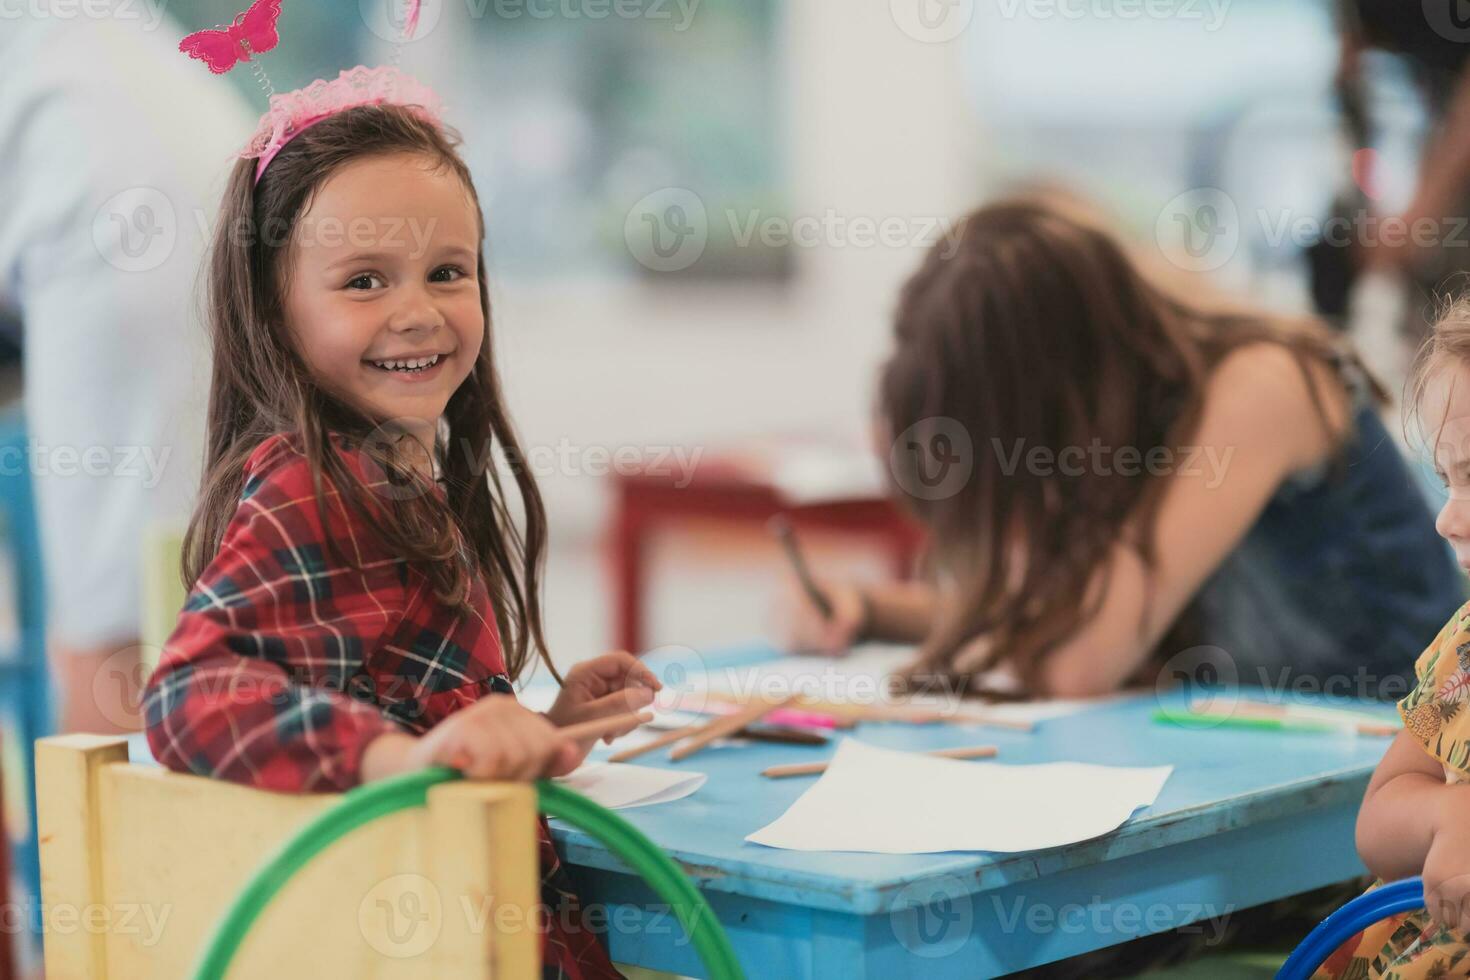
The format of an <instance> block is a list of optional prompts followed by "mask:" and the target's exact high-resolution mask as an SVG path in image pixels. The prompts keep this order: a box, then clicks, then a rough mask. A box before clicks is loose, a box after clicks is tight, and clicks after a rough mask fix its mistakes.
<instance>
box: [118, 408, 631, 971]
mask: <svg viewBox="0 0 1470 980" xmlns="http://www.w3.org/2000/svg"><path fill="white" fill-rule="evenodd" d="M333 444H334V447H335V449H336V451H337V452H338V453H339V454H340V455H341V456H342V458H343V460H344V462H345V463H346V464H347V465H348V466H349V467H351V468H352V469H353V470H354V471H355V472H356V473H357V474H358V475H359V476H360V477H361V478H362V479H363V480H364V481H366V482H369V483H372V482H374V481H372V480H371V479H370V477H369V471H368V470H367V469H366V468H365V466H364V460H363V458H362V457H361V456H360V455H359V454H357V453H356V452H353V451H351V450H350V449H348V448H347V447H346V445H345V443H344V442H343V441H342V440H341V438H340V437H336V436H334V437H333ZM244 475H245V480H244V487H243V490H242V492H241V494H240V504H239V507H238V509H237V510H236V512H235V516H234V518H233V519H232V520H231V522H230V524H229V526H228V528H227V529H226V531H225V534H224V539H223V541H222V542H221V544H220V549H219V554H218V555H216V557H215V559H214V560H213V561H212V562H211V563H210V565H209V567H208V568H207V569H205V571H204V573H203V574H202V575H201V576H200V577H199V581H198V582H197V583H195V585H194V588H193V590H192V591H191V592H190V593H189V597H188V600H187V601H186V603H185V605H184V609H183V612H182V613H181V614H180V616H179V621H178V625H177V627H176V628H175V629H174V632H173V635H172V636H170V637H169V640H168V642H167V643H166V644H165V646H164V650H163V654H162V657H161V659H160V662H159V666H158V669H157V670H156V671H154V673H153V675H152V676H151V677H150V678H149V680H148V683H147V686H146V688H145V690H144V716H145V718H146V721H147V733H148V744H149V746H150V747H151V749H152V751H153V754H154V756H155V757H156V758H157V759H158V760H159V762H161V763H162V764H163V765H165V766H167V767H168V768H170V769H173V770H176V771H179V772H190V773H196V774H198V775H202V776H211V777H214V778H217V779H227V780H230V781H232V782H237V783H243V784H246V785H249V786H254V787H256V788H259V789H267V790H277V791H280V792H288V793H309V792H340V791H343V790H347V789H350V788H351V787H353V786H356V785H358V784H359V783H360V782H361V775H360V765H361V760H362V754H363V750H364V749H365V748H366V747H367V744H368V743H369V742H371V741H372V740H373V739H374V738H375V737H377V736H378V735H381V734H383V733H384V732H392V731H402V732H408V733H410V734H414V735H421V734H423V733H424V732H427V731H428V730H429V729H431V728H433V727H434V726H435V725H436V724H438V723H439V722H440V721H443V720H444V719H445V718H447V717H448V716H449V715H451V714H453V713H454V712H455V711H458V710H459V709H461V708H463V707H465V706H466V705H469V704H471V703H473V702H474V701H476V700H477V699H479V698H481V697H483V696H485V695H487V694H492V693H494V694H512V693H513V689H512V687H511V682H510V678H509V677H508V676H507V675H506V673H505V661H504V658H503V656H502V654H501V649H500V639H499V634H498V632H497V630H496V626H495V612H494V610H492V609H491V608H490V602H489V595H488V593H487V592H486V590H485V585H484V582H483V581H481V580H480V579H479V578H478V577H476V579H475V583H474V590H475V591H474V594H473V595H472V596H471V607H472V609H473V614H472V615H468V616H466V615H462V614H460V613H458V612H456V611H455V610H453V609H450V608H449V607H447V606H445V605H444V604H441V603H439V602H436V601H435V600H434V598H433V595H432V590H431V588H430V587H429V583H428V581H427V579H426V578H425V577H424V576H423V575H422V574H421V573H419V572H418V571H417V570H416V569H413V568H411V567H409V565H408V563H407V562H405V561H404V560H403V559H401V558H398V557H395V556H394V555H392V554H390V553H389V552H388V551H387V549H386V546H385V544H384V543H383V541H382V540H381V539H380V538H379V536H378V535H377V534H376V533H375V532H374V530H373V528H372V526H371V525H370V524H369V523H367V522H364V521H362V520H361V519H359V518H357V517H356V515H354V514H353V513H352V511H351V510H350V509H349V508H348V507H347V506H346V505H345V504H344V503H343V501H342V500H341V499H340V498H339V497H338V496H337V494H336V492H335V491H334V490H332V488H331V487H330V486H329V485H328V484H327V483H326V481H323V489H324V491H325V494H326V507H325V510H326V516H327V521H326V526H323V524H322V521H321V519H320V515H319V512H318V509H317V504H316V499H315V496H314V493H313V489H312V479H311V471H310V467H309V465H308V463H307V460H306V457H305V456H304V455H303V454H302V452H301V451H300V448H299V443H298V442H297V441H296V440H295V439H293V438H291V437H288V436H286V435H276V436H272V437H271V438H270V439H267V440H266V441H265V442H263V443H261V444H260V445H259V446H258V447H257V448H256V449H255V451H254V452H253V453H252V454H251V456H250V458H249V460H247V462H246V464H245V469H244ZM379 476H380V480H379V481H378V482H379V484H380V485H381V474H379ZM440 492H441V493H442V492H443V491H442V490H440ZM328 541H331V542H332V543H333V544H334V545H335V546H336V548H337V550H338V552H340V553H341V554H343V555H350V556H353V557H354V558H356V559H357V560H358V561H359V563H360V564H361V566H362V570H361V571H357V570H354V569H353V568H352V567H351V566H350V565H338V564H335V563H333V562H332V559H331V555H332V552H331V551H330V550H329V548H328ZM541 867H542V900H543V904H544V906H545V908H544V909H543V910H542V916H543V920H542V921H543V924H544V926H545V928H544V931H543V933H542V935H543V944H542V954H543V955H542V958H543V961H544V964H545V967H544V971H545V975H546V976H548V977H558V978H567V980H577V978H588V980H591V978H602V977H620V976H621V975H620V974H619V973H618V972H617V971H616V970H614V969H613V966H612V964H611V962H610V961H609V960H608V958H607V954H606V953H605V952H604V950H603V948H602V946H601V944H599V943H598V941H597V938H596V936H595V935H593V934H592V933H591V932H590V931H589V930H588V929H587V928H586V927H585V925H584V922H583V917H582V910H581V908H580V905H579V903H578V901H577V898H576V896H575V895H574V894H573V893H572V891H571V890H570V888H569V887H568V886H567V883H566V880H565V879H566V873H565V871H564V869H563V868H562V867H561V862H560V860H559V859H558V857H557V854H556V851H555V849H554V848H553V847H552V845H551V839H550V836H549V834H548V831H547V827H546V821H545V820H544V819H543V820H542V821H541Z"/></svg>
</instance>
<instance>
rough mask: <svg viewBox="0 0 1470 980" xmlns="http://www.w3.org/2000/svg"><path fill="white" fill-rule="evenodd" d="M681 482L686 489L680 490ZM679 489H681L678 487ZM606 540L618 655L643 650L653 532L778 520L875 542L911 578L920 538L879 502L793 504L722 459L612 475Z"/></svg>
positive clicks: (759, 475)
mask: <svg viewBox="0 0 1470 980" xmlns="http://www.w3.org/2000/svg"><path fill="white" fill-rule="evenodd" d="M686 481H687V482H686ZM680 483H684V484H685V485H683V486H680V485H679V484H680ZM613 486H614V493H615V499H614V503H613V512H612V518H611V528H610V534H609V538H608V550H609V555H608V557H609V564H610V568H611V574H612V579H613V583H612V584H613V596H614V600H615V603H616V625H615V630H616V633H617V635H616V637H615V638H614V639H615V643H616V645H617V648H618V649H621V650H628V651H630V652H633V653H637V652H640V651H642V650H643V649H644V645H643V613H644V605H643V603H644V596H643V591H644V580H645V578H646V575H647V567H646V564H647V555H646V547H647V539H648V536H649V534H651V533H652V532H653V531H655V530H657V529H663V528H667V527H670V526H673V525H676V524H679V523H681V522H684V521H688V520H691V519H703V520H709V519H715V520H721V521H729V522H733V523H744V524H751V525H757V524H759V525H763V524H764V523H765V522H766V521H768V520H770V518H772V517H773V516H775V515H776V514H782V513H784V514H786V515H788V516H789V517H790V519H791V522H792V524H793V525H795V526H796V527H797V528H799V529H803V528H810V529H821V530H825V531H837V532H845V533H849V534H853V535H861V536H866V537H870V538H877V539H878V540H879V541H880V543H881V545H882V546H883V548H884V549H885V550H886V551H887V552H888V555H889V559H890V561H891V564H892V569H893V573H894V575H895V576H897V577H899V578H907V577H909V576H910V575H912V574H913V571H914V565H915V562H916V559H917V557H918V554H919V549H920V548H921V546H922V544H923V532H922V531H920V529H919V528H918V526H917V525H915V524H914V523H913V522H912V521H911V520H909V519H908V518H907V517H906V516H905V515H904V514H903V513H902V512H901V511H900V510H899V509H898V507H897V506H896V505H895V504H894V503H893V502H892V501H891V500H889V499H888V498H887V497H881V496H861V497H853V498H850V499H841V500H835V499H834V500H828V501H822V502H820V503H802V504H793V503H791V502H789V501H788V500H787V499H786V498H785V497H784V496H783V494H782V492H781V491H780V489H779V488H778V487H777V486H776V485H774V484H773V483H772V482H771V481H770V480H769V479H768V478H767V476H766V474H765V473H763V472H761V468H760V467H758V466H751V465H750V464H749V462H748V461H741V460H737V459H735V458H725V459H719V460H712V461H707V462H701V463H700V464H699V466H698V467H697V469H695V470H694V472H693V473H692V474H691V475H689V476H684V477H678V476H675V475H673V474H668V473H647V472H634V473H618V474H615V475H614V476H613Z"/></svg>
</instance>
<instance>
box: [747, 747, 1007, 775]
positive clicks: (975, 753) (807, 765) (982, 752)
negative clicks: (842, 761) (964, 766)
mask: <svg viewBox="0 0 1470 980" xmlns="http://www.w3.org/2000/svg"><path fill="white" fill-rule="evenodd" d="M997 751H998V750H997V749H996V747H995V746H994V745H971V746H967V747H963V748H958V749H937V750H935V751H933V752H925V753H923V754H924V755H927V756H933V757H934V758H939V759H991V758H994V757H995V755H996V752H997ZM829 765H831V763H830V762H795V763H791V764H790V765H784V766H771V767H770V768H769V769H762V770H761V775H762V776H766V777H768V778H770V779H785V778H786V777H787V776H815V775H817V774H818V773H823V772H826V771H827V767H828V766H829Z"/></svg>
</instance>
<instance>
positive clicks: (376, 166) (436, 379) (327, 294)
mask: <svg viewBox="0 0 1470 980" xmlns="http://www.w3.org/2000/svg"><path fill="white" fill-rule="evenodd" d="M479 243H480V233H479V216H478V214H477V212H476V208H475V205H474V202H473V201H472V199H471V198H470V195H469V192H468V190H467V189H466V188H465V186H464V185H463V183H461V181H460V180H459V178H458V177H457V176H455V174H454V173H453V171H451V170H449V169H448V168H436V167H435V166H434V163H433V161H430V160H427V159H425V158H424V157H421V156H416V155H410V154H394V155H388V156H375V157H368V158H366V159H363V160H359V161H356V162H354V163H350V164H348V165H346V166H344V167H342V168H341V169H340V170H338V171H337V172H336V173H334V174H332V176H331V177H329V178H327V180H326V181H325V182H324V183H323V184H322V185H321V186H320V187H318V188H317V190H316V193H315V195H314V196H313V198H312V200H311V201H310V205H309V207H308V208H307V210H306V212H305V213H304V214H302V216H301V218H300V219H299V220H298V222H297V225H296V228H295V230H294V233H293V237H292V241H291V247H290V251H289V253H288V257H287V261H288V262H289V263H290V268H289V270H288V279H287V282H288V287H287V294H286V302H285V309H286V325H287V328H288V329H289V330H290V331H291V334H292V336H293V337H294V338H295V340H296V343H297V345H298V348H299V349H300V351H301V353H302V356H303V358H304V359H305V361H306V363H307V366H308V367H309V368H310V370H311V372H312V375H313V377H314V378H315V380H316V381H317V383H318V384H320V385H322V386H323V387H325V388H327V389H328V390H330V391H332V392H334V393H335V394H337V395H338V396H339V397H342V398H345V399H346V400H347V401H349V402H350V403H351V404H353V405H354V406H355V407H357V408H358V409H359V410H360V411H363V412H365V413H366V414H368V415H369V416H371V417H373V418H375V419H377V420H378V421H380V422H382V421H387V420H389V419H393V420H396V421H398V422H399V423H400V424H401V425H403V426H404V427H406V428H407V429H409V431H411V432H413V433H414V434H415V435H418V436H419V437H420V438H421V439H422V441H423V443H424V445H425V446H426V447H431V446H433V445H434V433H435V427H436V424H437V422H438V419H439V417H440V416H441V415H442V414H443V413H444V409H445V406H446V405H447V404H448V403H449V397H450V395H452V394H453V393H454V392H455V390H456V389H458V388H459V386H460V384H461V383H463V381H464V380H465V378H466V377H468V376H469V374H470V372H471V371H472V370H473V368H474V364H475V358H476V357H477V356H478V354H479V350H480V343H481V341H482V339H483V338H484V335H485V317H484V313H483V311H482V310H481V307H480V284H479V281H478V279H477V278H476V277H477V270H476V266H477V261H478V258H479Z"/></svg>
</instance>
